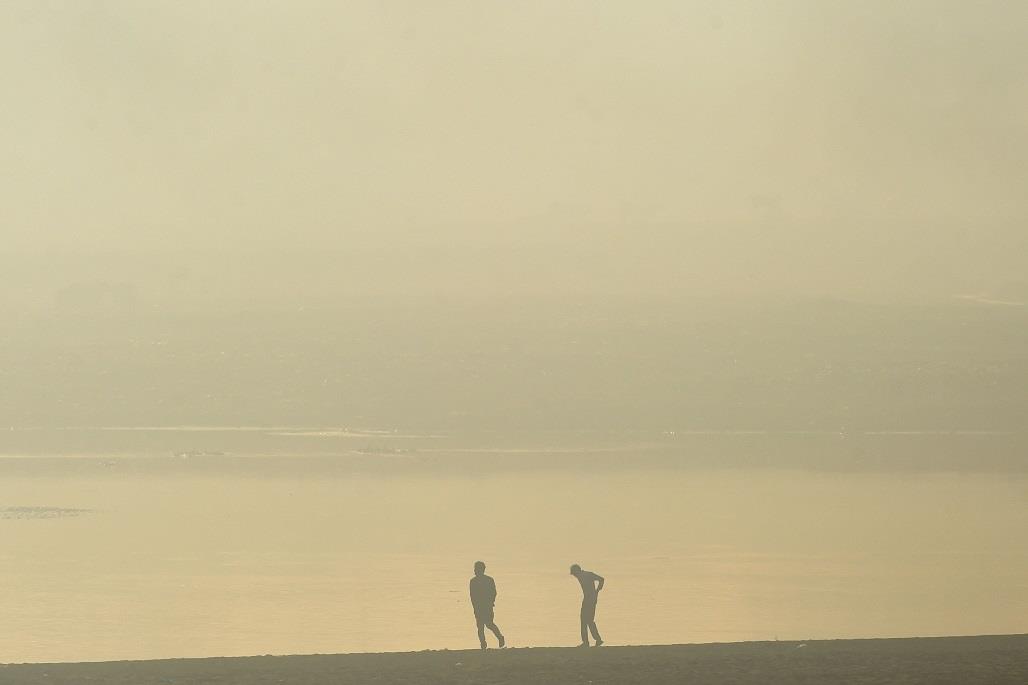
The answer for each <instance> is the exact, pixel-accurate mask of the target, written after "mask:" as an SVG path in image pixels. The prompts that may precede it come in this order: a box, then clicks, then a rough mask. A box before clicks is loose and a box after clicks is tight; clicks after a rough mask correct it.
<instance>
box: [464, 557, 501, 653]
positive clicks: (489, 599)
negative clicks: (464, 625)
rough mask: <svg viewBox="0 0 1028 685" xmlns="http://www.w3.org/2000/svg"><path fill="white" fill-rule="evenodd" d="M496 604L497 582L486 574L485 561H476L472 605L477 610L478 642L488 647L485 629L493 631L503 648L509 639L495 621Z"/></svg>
mask: <svg viewBox="0 0 1028 685" xmlns="http://www.w3.org/2000/svg"><path fill="white" fill-rule="evenodd" d="M495 604H496V582H495V581H494V580H493V579H492V578H491V577H489V576H487V575H486V574H485V563H484V562H481V561H476V562H475V577H474V578H472V579H471V606H472V607H473V608H474V610H475V622H476V623H477V624H478V643H479V645H481V647H482V649H485V648H486V644H485V629H486V628H488V629H489V630H491V631H493V635H495V636H496V639H497V640H499V643H500V644H499V646H500V647H501V648H502V647H503V646H504V645H505V644H506V643H507V641H506V640H504V639H503V633H501V632H500V629H499V628H498V627H497V626H496V623H494V622H493V607H494V605H495Z"/></svg>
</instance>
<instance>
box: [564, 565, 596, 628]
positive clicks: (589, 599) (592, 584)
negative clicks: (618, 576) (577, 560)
mask: <svg viewBox="0 0 1028 685" xmlns="http://www.w3.org/2000/svg"><path fill="white" fill-rule="evenodd" d="M571 575H573V576H574V577H575V578H577V579H578V582H579V583H580V584H581V585H582V644H580V645H578V646H579V647H588V646H589V633H590V632H591V633H592V634H593V639H594V640H596V646H597V647H599V646H600V645H602V644H603V639H602V638H601V637H600V631H599V630H597V629H596V600H597V598H598V595H599V593H600V590H602V589H603V576H600V575H598V574H596V573H593V572H592V571H585V570H583V569H582V567H581V566H579V565H578V564H572V565H571Z"/></svg>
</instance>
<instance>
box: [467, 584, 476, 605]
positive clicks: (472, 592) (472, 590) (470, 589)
mask: <svg viewBox="0 0 1028 685" xmlns="http://www.w3.org/2000/svg"><path fill="white" fill-rule="evenodd" d="M468 594H469V595H471V603H472V604H474V603H475V579H474V578H472V579H471V582H470V583H468Z"/></svg>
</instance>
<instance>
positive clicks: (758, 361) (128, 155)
mask: <svg viewBox="0 0 1028 685" xmlns="http://www.w3.org/2000/svg"><path fill="white" fill-rule="evenodd" d="M1026 27H1028V8H1025V7H1023V6H1022V5H1020V4H1017V3H1009V2H983V3H974V4H973V5H972V4H969V3H965V2H956V1H952V2H950V1H945V2H940V1H936V0H932V1H924V2H903V3H894V2H870V3H859V4H854V3H842V2H827V3H825V2H782V3H773V4H768V3H762V2H730V3H719V2H663V1H652V2H646V3H641V4H637V3H631V4H629V3H594V2H564V3H548V2H522V3H502V2H434V3H420V2H389V3H379V2H369V3H360V2H351V3H345V4H343V5H340V4H337V3H313V2H305V3H280V2H219V3H215V4H206V3H179V2H86V3H73V4H68V3H50V2H7V3H4V4H3V7H2V8H0V46H2V47H0V56H2V59H0V83H2V85H3V92H4V95H3V107H0V149H3V151H4V160H5V163H4V165H3V172H2V173H3V182H2V183H0V237H2V242H0V283H2V288H0V306H2V307H3V311H4V314H5V315H4V318H3V323H2V324H0V325H2V329H0V331H2V333H0V355H2V359H0V373H2V374H3V377H2V378H0V381H2V387H3V388H4V389H3V391H2V392H0V411H2V413H3V415H4V416H6V417H8V421H7V422H8V423H9V424H10V425H13V426H35V425H106V424H116V425H121V424H130V425H165V424H172V425H174V424H178V423H183V422H184V423H201V424H208V423H213V424H215V425H221V424H231V425H235V424H259V425H267V424H271V425H274V424H278V423H300V424H313V425H321V424H326V423H327V424H330V425H336V424H348V423H351V422H356V423H365V424H370V425H378V426H394V425H399V424H402V425H411V424H422V425H430V426H436V427H439V426H446V425H455V424H462V425H465V426H481V425H494V426H502V427H519V426H524V427H533V426H534V427H549V428H553V427H561V428H569V427H570V428H582V427H596V426H607V427H609V426H615V427H627V428H636V427H647V428H651V427H656V428H661V429H676V428H677V429H681V428H683V427H692V428H697V427H699V428H702V427H714V428H723V427H734V428H740V427H769V426H770V427H785V428H793V429H802V428H811V427H817V428H830V429H832V430H835V429H839V428H852V427H857V428H861V427H871V428H874V427H885V428H890V427H897V426H903V427H908V428H910V427H914V428H926V427H927V428H940V427H945V428H950V429H954V428H968V429H1012V428H1017V427H1019V424H1018V420H1019V412H1020V411H1021V410H1023V408H1024V406H1025V394H1024V390H1023V388H1024V387H1028V383H1026V382H1025V381H1026V380H1028V361H1026V353H1025V350H1026V349H1028V346H1026V345H1025V343H1026V338H1028V326H1026V323H1028V315H1026V310H1025V302H1026V301H1028V280H1026V278H1025V276H1024V273H1025V266H1026V260H1025V255H1026V254H1028V232H1026V231H1025V223H1024V222H1025V216H1026V212H1025V203H1026V200H1025V198H1024V192H1023V189H1024V188H1025V187H1028V165H1026V164H1025V160H1026V159H1028V129H1026V128H1025V126H1024V121H1025V116H1026V114H1028V69H1026V67H1025V65H1026V64H1028V48H1026V47H1025V46H1026V45H1028V40H1026V38H1028V29H1026Z"/></svg>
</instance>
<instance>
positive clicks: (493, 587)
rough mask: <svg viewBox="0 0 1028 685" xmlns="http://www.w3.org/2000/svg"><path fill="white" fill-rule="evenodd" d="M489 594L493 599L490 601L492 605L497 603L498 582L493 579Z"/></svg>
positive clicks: (490, 580) (490, 583)
mask: <svg viewBox="0 0 1028 685" xmlns="http://www.w3.org/2000/svg"><path fill="white" fill-rule="evenodd" d="M489 594H490V595H492V597H491V598H490V599H489V602H490V604H495V603H496V581H495V580H493V579H492V578H490V579H489Z"/></svg>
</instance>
